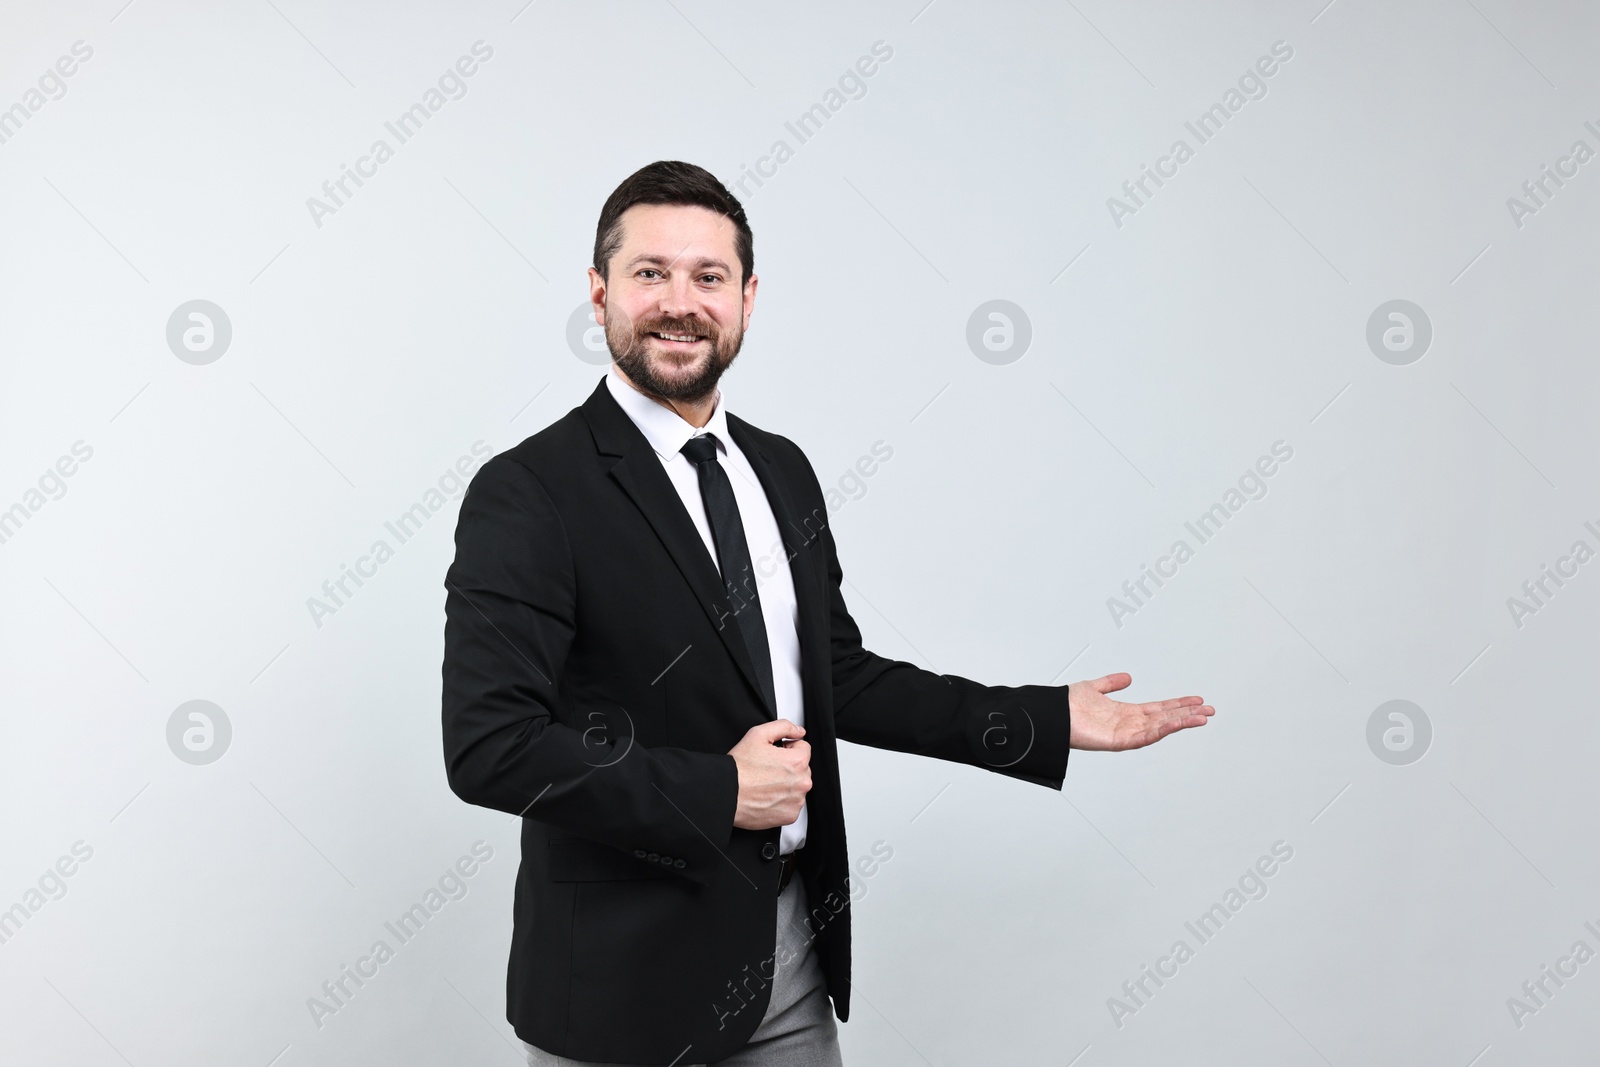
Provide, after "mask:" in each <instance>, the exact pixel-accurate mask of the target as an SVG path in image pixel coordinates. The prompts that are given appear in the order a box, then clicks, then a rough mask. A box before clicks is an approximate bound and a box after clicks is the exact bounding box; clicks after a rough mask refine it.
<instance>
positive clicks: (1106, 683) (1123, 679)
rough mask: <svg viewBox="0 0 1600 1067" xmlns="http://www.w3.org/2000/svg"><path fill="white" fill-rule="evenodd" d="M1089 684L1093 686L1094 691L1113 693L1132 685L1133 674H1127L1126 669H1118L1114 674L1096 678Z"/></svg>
mask: <svg viewBox="0 0 1600 1067" xmlns="http://www.w3.org/2000/svg"><path fill="white" fill-rule="evenodd" d="M1089 684H1090V685H1092V686H1094V688H1095V691H1096V692H1099V693H1115V692H1116V691H1117V690H1119V689H1126V688H1128V686H1130V685H1132V684H1133V675H1131V674H1128V673H1127V672H1126V671H1118V672H1117V673H1116V674H1108V675H1106V676H1105V677H1104V678H1096V679H1095V680H1094V681H1092V682H1090V683H1089Z"/></svg>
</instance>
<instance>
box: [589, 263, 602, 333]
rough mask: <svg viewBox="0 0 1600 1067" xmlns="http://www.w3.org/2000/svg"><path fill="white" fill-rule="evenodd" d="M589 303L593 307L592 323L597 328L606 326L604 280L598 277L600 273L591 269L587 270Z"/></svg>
mask: <svg viewBox="0 0 1600 1067" xmlns="http://www.w3.org/2000/svg"><path fill="white" fill-rule="evenodd" d="M589 303H590V304H592V305H593V306H594V321H595V324H596V325H598V326H604V325H605V324H606V280H605V279H604V278H602V277H600V272H599V271H597V270H595V269H594V268H593V267H590V268H589Z"/></svg>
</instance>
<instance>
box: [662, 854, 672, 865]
mask: <svg viewBox="0 0 1600 1067" xmlns="http://www.w3.org/2000/svg"><path fill="white" fill-rule="evenodd" d="M661 862H662V863H664V864H666V865H667V866H668V867H671V866H672V857H671V856H662V857H661Z"/></svg>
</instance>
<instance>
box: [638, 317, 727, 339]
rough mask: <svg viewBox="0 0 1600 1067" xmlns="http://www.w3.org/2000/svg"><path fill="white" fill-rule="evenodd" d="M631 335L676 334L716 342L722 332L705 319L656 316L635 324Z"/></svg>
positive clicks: (641, 336) (640, 336)
mask: <svg viewBox="0 0 1600 1067" xmlns="http://www.w3.org/2000/svg"><path fill="white" fill-rule="evenodd" d="M633 333H634V336H635V337H639V338H643V337H644V335H645V334H649V333H676V334H682V335H684V336H686V337H705V338H709V339H711V340H712V341H716V340H717V339H718V338H719V337H720V336H721V334H722V331H721V330H718V329H717V327H716V324H715V323H712V322H707V321H706V320H705V319H678V318H673V317H671V316H669V315H658V316H656V317H655V318H651V319H643V320H640V321H639V322H636V323H635V324H634V327H633Z"/></svg>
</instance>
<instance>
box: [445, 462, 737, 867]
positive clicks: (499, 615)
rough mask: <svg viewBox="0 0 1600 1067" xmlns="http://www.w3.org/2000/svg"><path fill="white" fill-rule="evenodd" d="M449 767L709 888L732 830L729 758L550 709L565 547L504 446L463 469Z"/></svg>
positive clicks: (474, 798) (448, 693) (472, 791)
mask: <svg viewBox="0 0 1600 1067" xmlns="http://www.w3.org/2000/svg"><path fill="white" fill-rule="evenodd" d="M445 590H446V594H445V630H444V666H443V682H444V688H443V699H442V707H443V734H444V758H445V770H446V773H447V775H448V778H449V782H450V788H451V789H452V790H453V791H454V792H455V794H456V795H457V796H459V797H460V798H461V799H463V800H465V801H467V802H469V803H472V804H480V805H483V806H485V807H490V808H495V809H498V810H500V811H505V812H510V813H512V814H516V815H525V816H527V817H529V818H533V819H538V820H540V821H541V822H544V823H546V824H548V825H550V826H552V827H555V828H556V829H558V830H561V831H564V832H567V833H572V834H576V835H578V836H581V837H586V838H590V839H593V840H597V841H602V842H605V843H607V844H610V845H614V846H616V847H617V848H620V849H623V850H625V851H626V852H628V853H629V854H630V855H631V854H633V853H635V852H646V853H657V854H660V855H664V856H672V857H676V858H681V859H684V860H685V861H686V862H685V865H684V867H683V868H682V869H679V870H678V871H677V873H679V874H682V875H683V876H684V877H687V878H690V879H692V880H694V881H697V882H701V883H708V882H709V881H710V880H711V876H712V874H713V873H714V871H715V868H716V866H717V864H718V862H719V860H720V858H721V849H722V848H723V847H724V846H726V845H727V843H728V840H729V838H730V836H731V834H732V829H733V817H734V810H735V807H736V805H737V802H738V791H739V780H738V768H737V765H736V764H735V763H734V760H733V757H732V756H729V755H727V754H725V753H708V752H692V751H689V750H686V749H679V748H668V747H658V748H645V747H644V746H641V745H637V744H634V743H633V742H632V741H631V740H629V739H621V740H619V741H615V742H606V743H604V744H597V743H596V742H595V740H594V739H593V738H586V737H585V736H584V734H583V732H582V731H580V730H577V729H574V728H573V727H570V726H567V725H564V724H563V723H561V722H559V721H557V719H556V716H555V714H554V712H555V709H556V702H557V693H558V691H559V689H560V685H561V677H562V671H563V669H564V666H565V663H566V659H567V651H568V649H569V648H570V647H571V645H572V640H573V634H574V631H575V627H576V625H577V618H578V591H577V585H576V579H575V573H574V566H573V560H572V553H571V550H570V547H569V545H568V541H567V536H566V532H565V530H564V528H563V526H562V523H561V517H560V515H559V514H558V512H557V510H556V507H555V505H554V503H553V502H552V501H551V499H550V497H549V495H548V494H547V493H546V492H545V489H544V487H543V485H541V484H540V482H539V480H538V478H537V477H536V476H535V475H534V474H533V472H532V471H530V470H529V469H528V468H527V467H525V466H523V465H522V464H521V463H519V462H517V461H516V460H515V459H514V458H512V457H510V456H509V455H500V456H497V457H495V458H494V459H492V460H490V461H489V462H488V463H486V464H484V466H483V467H482V469H480V470H479V471H478V473H477V474H476V475H475V476H474V477H473V479H472V484H471V485H470V487H469V488H468V490H467V494H466V497H465V498H464V499H463V500H462V503H461V514H460V518H459V520H458V521H457V525H456V555H455V560H454V562H453V563H452V564H451V565H450V568H449V571H448V572H447V574H446V576H445Z"/></svg>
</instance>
